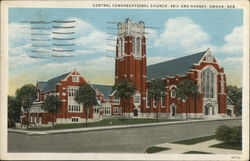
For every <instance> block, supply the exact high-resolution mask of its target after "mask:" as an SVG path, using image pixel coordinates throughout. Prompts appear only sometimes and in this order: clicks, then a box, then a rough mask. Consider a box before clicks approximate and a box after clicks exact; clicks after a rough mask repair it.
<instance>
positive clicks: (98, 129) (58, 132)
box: [8, 118, 241, 135]
mask: <svg viewBox="0 0 250 161" xmlns="http://www.w3.org/2000/svg"><path fill="white" fill-rule="evenodd" d="M225 120H241V118H223V119H211V120H188V121H186V120H184V121H173V122H160V123H147V124H135V125H122V126H119V125H117V126H102V127H90V128H74V129H61V130H47V131H29V130H21V129H20V130H16V129H8V132H14V133H20V134H26V135H53V134H63V133H79V132H92V131H105V130H118V129H128V128H142V127H152V126H165V125H176V124H185V123H199V122H212V121H225Z"/></svg>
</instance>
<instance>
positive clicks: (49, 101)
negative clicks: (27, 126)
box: [42, 95, 61, 126]
mask: <svg viewBox="0 0 250 161" xmlns="http://www.w3.org/2000/svg"><path fill="white" fill-rule="evenodd" d="M42 108H43V109H44V110H45V111H48V112H50V113H52V125H53V126H54V114H55V113H56V114H57V112H58V111H59V109H60V108H61V100H60V99H59V98H58V97H57V96H54V95H49V96H47V97H46V98H45V100H44V103H43V105H42Z"/></svg>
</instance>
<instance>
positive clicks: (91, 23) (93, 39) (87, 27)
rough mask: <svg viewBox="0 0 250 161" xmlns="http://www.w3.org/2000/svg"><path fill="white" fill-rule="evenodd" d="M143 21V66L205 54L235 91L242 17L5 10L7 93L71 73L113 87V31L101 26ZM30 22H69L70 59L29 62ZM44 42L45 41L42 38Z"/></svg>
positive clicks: (234, 12) (230, 12) (228, 12)
mask: <svg viewBox="0 0 250 161" xmlns="http://www.w3.org/2000/svg"><path fill="white" fill-rule="evenodd" d="M127 17H129V18H131V19H132V21H133V22H138V21H141V20H142V21H144V22H145V25H146V26H149V27H157V28H158V29H147V31H146V32H148V33H149V34H147V35H146V37H147V64H154V63H158V62H161V61H166V60H170V59H173V58H178V57H181V56H185V55H189V54H193V53H196V52H200V51H204V50H206V49H207V48H210V49H211V51H212V53H213V54H214V55H215V56H216V57H217V58H218V60H219V62H220V64H221V65H222V66H223V67H224V68H225V72H226V74H227V76H228V78H227V80H228V84H233V85H238V86H241V77H242V55H243V53H242V44H243V43H242V39H243V37H242V36H243V34H242V32H243V31H242V30H243V27H242V25H243V11H242V10H240V9H224V10H222V9H218V10H203V9H202V10H201V9H199V10H194V9H192V10H174V9H172V10H163V9H161V10H155V9H154V10H145V9H137V10H136V9H120V10H118V9H66V8H64V9H60V8H49V9H44V8H42V9H40V8H11V9H9V62H10V63H9V87H10V88H9V93H10V94H13V93H14V91H15V90H16V89H17V88H19V87H21V86H22V85H23V84H25V83H34V84H35V83H36V81H37V80H48V79H50V78H51V77H54V76H57V75H60V74H63V73H66V72H68V71H71V70H73V68H77V69H78V70H79V71H80V73H81V74H82V75H83V76H84V77H85V78H86V80H88V81H89V82H91V83H101V84H113V81H114V58H111V57H107V56H114V53H112V52H107V50H115V49H114V47H111V46H107V44H112V45H114V43H115V42H112V41H108V40H107V38H112V39H114V38H115V36H114V35H109V34H107V33H116V30H112V29H108V28H107V27H116V25H115V24H108V23H107V21H114V22H123V21H124V20H125V19H126V18H127ZM35 20H46V21H52V20H75V21H76V22H75V25H76V28H75V29H73V31H74V32H75V34H74V37H75V40H73V42H74V44H75V45H74V46H73V48H74V49H75V52H74V53H73V55H74V57H68V58H51V57H48V58H45V59H34V58H30V57H29V56H30V55H31V54H34V53H30V50H35V49H32V47H31V41H30V38H31V36H30V33H31V30H30V27H32V26H31V25H30V24H29V23H21V22H22V21H35ZM48 38H50V36H48ZM49 49H51V48H49Z"/></svg>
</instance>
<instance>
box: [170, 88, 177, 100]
mask: <svg viewBox="0 0 250 161" xmlns="http://www.w3.org/2000/svg"><path fill="white" fill-rule="evenodd" d="M175 97H176V90H175V89H172V90H171V98H175Z"/></svg>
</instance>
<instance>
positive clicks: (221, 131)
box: [215, 125, 231, 143]
mask: <svg viewBox="0 0 250 161" xmlns="http://www.w3.org/2000/svg"><path fill="white" fill-rule="evenodd" d="M215 138H216V139H217V140H221V141H224V142H226V143H229V142H230V141H231V128H230V127H228V126H226V125H222V126H219V127H218V128H217V130H216V132H215Z"/></svg>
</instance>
